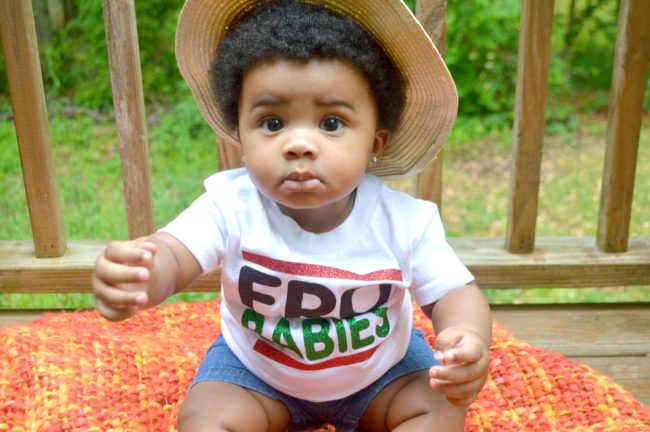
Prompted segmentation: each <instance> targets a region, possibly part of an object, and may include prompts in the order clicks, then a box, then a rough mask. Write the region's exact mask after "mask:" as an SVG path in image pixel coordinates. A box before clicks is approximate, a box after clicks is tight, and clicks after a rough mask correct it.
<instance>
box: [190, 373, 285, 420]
mask: <svg viewBox="0 0 650 432" xmlns="http://www.w3.org/2000/svg"><path fill="white" fill-rule="evenodd" d="M288 425H289V413H288V412H287V410H286V408H285V407H284V405H283V404H282V403H281V402H278V401H276V400H273V399H271V398H269V397H267V396H264V395H262V394H261V393H258V392H256V391H252V390H248V389H245V388H243V387H239V386H237V385H234V384H230V383H226V382H221V381H203V382H200V383H198V384H196V385H194V386H193V387H192V388H191V389H190V391H189V392H188V393H187V395H186V396H185V400H184V401H183V405H182V406H181V410H180V413H179V415H178V429H179V431H180V432H199V431H200V432H203V431H211V432H212V431H215V432H216V431H232V432H258V431H259V432H284V431H285V430H286V429H287V426H288Z"/></svg>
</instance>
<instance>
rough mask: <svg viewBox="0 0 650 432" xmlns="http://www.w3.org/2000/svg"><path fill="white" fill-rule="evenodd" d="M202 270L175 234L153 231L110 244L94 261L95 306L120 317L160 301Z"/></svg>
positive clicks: (108, 315) (113, 318)
mask: <svg viewBox="0 0 650 432" xmlns="http://www.w3.org/2000/svg"><path fill="white" fill-rule="evenodd" d="M200 274H201V266H200V265H199V263H198V262H197V261H196V259H195V258H194V256H193V255H192V254H191V253H190V251H189V250H188V249H187V248H186V247H185V246H184V245H183V244H182V243H181V242H180V241H178V240H177V239H176V238H175V237H173V236H171V235H169V234H166V233H162V232H161V233H155V234H152V235H150V236H147V237H142V238H139V239H135V240H129V241H117V242H112V243H111V244H109V245H108V246H107V247H106V249H105V250H104V251H103V252H102V254H101V255H100V256H99V257H98V258H97V261H96V262H95V269H94V271H93V292H94V294H95V299H96V305H97V310H98V311H99V313H100V314H101V315H102V316H104V317H105V318H106V319H108V320H111V321H121V320H124V319H127V318H129V317H131V316H133V315H134V314H136V313H137V312H138V311H139V310H140V309H145V308H150V307H153V306H157V305H159V304H160V303H162V302H163V301H164V300H165V299H166V298H167V297H169V296H171V295H172V294H174V293H176V292H179V291H182V290H183V289H185V288H186V287H187V286H189V285H190V284H191V283H192V281H194V279H196V278H197V277H198V276H199V275H200Z"/></svg>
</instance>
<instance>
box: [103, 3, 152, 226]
mask: <svg viewBox="0 0 650 432" xmlns="http://www.w3.org/2000/svg"><path fill="white" fill-rule="evenodd" d="M102 4H103V8H104V23H105V27H106V40H107V43H108V60H109V66H110V70H111V83H112V86H113V103H114V106H115V124H116V127H117V135H118V140H119V143H120V160H121V165H122V181H123V183H124V197H125V206H126V215H127V221H128V226H129V237H131V238H136V237H140V236H144V235H147V234H151V233H152V232H153V231H154V220H153V204H152V198H151V185H150V176H149V145H148V143H147V122H146V116H145V108H144V96H143V90H142V71H141V69H140V49H139V46H138V30H137V27H136V21H135V4H134V2H133V0H103V1H102Z"/></svg>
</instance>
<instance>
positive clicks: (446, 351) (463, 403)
mask: <svg viewBox="0 0 650 432" xmlns="http://www.w3.org/2000/svg"><path fill="white" fill-rule="evenodd" d="M434 356H435V358H436V360H438V361H439V362H440V363H442V366H434V367H432V368H431V369H430V370H429V376H430V378H431V380H430V385H431V388H433V389H434V390H437V391H439V392H440V393H442V394H443V395H444V396H445V397H446V398H447V400H448V401H449V403H451V404H452V405H454V406H457V407H460V408H465V407H467V406H469V404H471V403H472V402H473V401H474V399H476V397H477V396H478V394H479V392H480V391H481V389H482V388H483V385H484V384H485V381H486V380H487V375H488V372H489V366H490V355H489V349H488V347H487V346H486V344H485V342H483V340H482V339H481V338H480V337H479V336H478V335H477V334H476V333H474V332H473V331H471V330H469V329H464V328H461V327H449V328H447V329H445V330H443V331H442V332H440V334H438V335H437V336H436V352H435V354H434Z"/></svg>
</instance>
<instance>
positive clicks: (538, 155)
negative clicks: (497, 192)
mask: <svg viewBox="0 0 650 432" xmlns="http://www.w3.org/2000/svg"><path fill="white" fill-rule="evenodd" d="M552 25H553V1H552V0H549V1H537V0H522V11H521V30H520V36H519V57H518V64H517V89H516V94H515V112H514V117H515V118H514V127H513V164H512V171H511V177H510V201H509V205H508V225H507V231H506V247H507V249H508V250H509V251H510V252H513V253H529V252H532V251H533V248H534V245H535V226H536V222H537V201H538V195H539V179H540V170H541V163H542V145H543V139H544V115H545V110H546V93H547V88H548V70H549V62H550V53H551V29H552Z"/></svg>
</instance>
